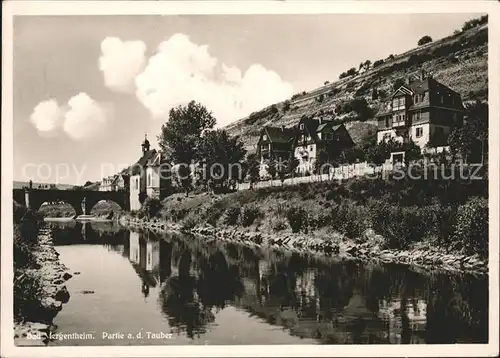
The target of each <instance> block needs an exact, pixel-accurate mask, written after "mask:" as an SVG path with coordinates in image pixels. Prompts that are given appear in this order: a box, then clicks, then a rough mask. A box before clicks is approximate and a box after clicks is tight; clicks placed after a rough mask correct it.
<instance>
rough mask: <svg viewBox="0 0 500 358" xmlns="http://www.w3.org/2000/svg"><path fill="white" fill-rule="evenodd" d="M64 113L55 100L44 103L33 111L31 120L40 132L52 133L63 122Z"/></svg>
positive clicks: (39, 104)
mask: <svg viewBox="0 0 500 358" xmlns="http://www.w3.org/2000/svg"><path fill="white" fill-rule="evenodd" d="M62 118H63V111H62V110H61V108H60V107H59V104H58V103H57V101H56V100H55V99H50V100H48V101H43V102H40V103H38V105H37V106H36V107H35V108H34V109H33V113H32V114H31V117H30V120H31V123H33V125H34V126H35V127H36V129H38V131H40V132H44V133H46V132H51V131H53V130H55V129H56V128H57V127H58V126H59V125H60V124H61V122H62Z"/></svg>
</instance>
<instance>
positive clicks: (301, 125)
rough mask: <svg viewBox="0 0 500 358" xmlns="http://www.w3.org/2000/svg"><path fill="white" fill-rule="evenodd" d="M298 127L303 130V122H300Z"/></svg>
mask: <svg viewBox="0 0 500 358" xmlns="http://www.w3.org/2000/svg"><path fill="white" fill-rule="evenodd" d="M299 128H300V130H301V131H303V130H304V123H300V126H299Z"/></svg>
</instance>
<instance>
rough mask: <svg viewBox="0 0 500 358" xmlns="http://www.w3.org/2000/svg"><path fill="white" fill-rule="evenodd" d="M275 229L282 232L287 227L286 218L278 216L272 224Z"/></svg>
mask: <svg viewBox="0 0 500 358" xmlns="http://www.w3.org/2000/svg"><path fill="white" fill-rule="evenodd" d="M272 227H273V230H274V231H275V232H280V231H283V230H285V229H286V227H287V226H286V222H285V220H283V219H281V218H278V219H277V220H276V221H275V222H274V223H273V224H272Z"/></svg>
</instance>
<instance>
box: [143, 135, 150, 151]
mask: <svg viewBox="0 0 500 358" xmlns="http://www.w3.org/2000/svg"><path fill="white" fill-rule="evenodd" d="M141 147H142V152H143V153H145V152H147V151H149V147H150V145H149V140H148V134H147V133H145V134H144V142H142V144H141Z"/></svg>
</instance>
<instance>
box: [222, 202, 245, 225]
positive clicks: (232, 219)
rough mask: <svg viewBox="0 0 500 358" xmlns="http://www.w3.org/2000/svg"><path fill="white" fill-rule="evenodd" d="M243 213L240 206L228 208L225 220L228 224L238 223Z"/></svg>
mask: <svg viewBox="0 0 500 358" xmlns="http://www.w3.org/2000/svg"><path fill="white" fill-rule="evenodd" d="M240 214H241V208H240V207H239V206H233V207H230V208H229V209H227V211H226V218H225V220H224V222H225V223H226V225H236V224H237V223H238V219H239V217H240Z"/></svg>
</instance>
